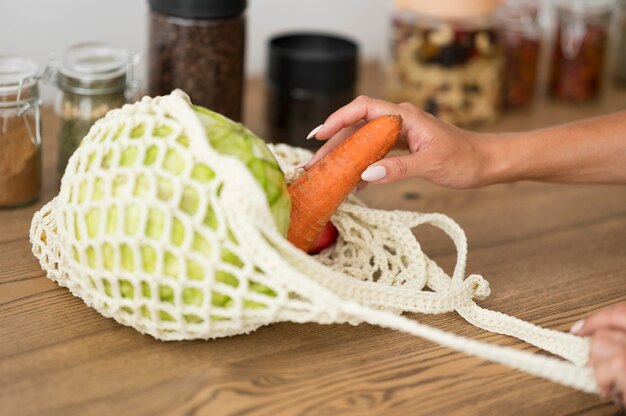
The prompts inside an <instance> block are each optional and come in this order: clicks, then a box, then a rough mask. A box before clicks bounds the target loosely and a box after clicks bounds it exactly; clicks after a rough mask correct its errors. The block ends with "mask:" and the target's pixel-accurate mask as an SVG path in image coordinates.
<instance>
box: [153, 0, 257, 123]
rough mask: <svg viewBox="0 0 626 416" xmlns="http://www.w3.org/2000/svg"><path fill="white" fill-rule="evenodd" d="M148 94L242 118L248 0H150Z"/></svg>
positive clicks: (236, 118)
mask: <svg viewBox="0 0 626 416" xmlns="http://www.w3.org/2000/svg"><path fill="white" fill-rule="evenodd" d="M149 3H150V20H149V32H150V33H149V39H150V40H149V57H148V61H149V62H148V67H149V68H148V74H149V76H148V94H150V95H152V96H154V95H165V94H169V93H170V92H172V90H173V89H176V88H180V89H182V90H184V91H185V92H186V93H187V94H189V96H190V97H191V100H192V101H193V102H194V103H195V104H199V105H202V106H204V107H207V108H209V109H211V110H213V111H216V112H218V113H221V114H223V115H225V116H226V117H229V118H231V119H233V120H236V121H239V120H241V113H242V109H241V107H242V106H241V103H242V97H243V65H244V45H245V28H246V20H245V16H244V11H245V8H246V5H247V2H246V0H185V1H173V0H150V1H149Z"/></svg>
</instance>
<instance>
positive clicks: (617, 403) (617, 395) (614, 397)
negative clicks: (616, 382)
mask: <svg viewBox="0 0 626 416" xmlns="http://www.w3.org/2000/svg"><path fill="white" fill-rule="evenodd" d="M611 400H613V403H614V404H615V406H618V407H622V406H623V405H624V403H622V395H621V394H620V393H616V392H613V393H612V394H611Z"/></svg>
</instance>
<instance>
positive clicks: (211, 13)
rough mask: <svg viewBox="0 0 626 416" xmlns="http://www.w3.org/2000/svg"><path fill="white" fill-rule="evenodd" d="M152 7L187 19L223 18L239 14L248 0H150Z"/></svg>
mask: <svg viewBox="0 0 626 416" xmlns="http://www.w3.org/2000/svg"><path fill="white" fill-rule="evenodd" d="M149 2H150V7H152V8H153V9H154V10H156V11H158V12H161V13H163V14H167V15H170V16H176V17H184V18H186V19H221V18H227V17H233V16H237V15H239V14H241V13H243V11H244V10H245V9H246V5H247V0H149Z"/></svg>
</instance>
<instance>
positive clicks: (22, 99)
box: [0, 56, 42, 208]
mask: <svg viewBox="0 0 626 416" xmlns="http://www.w3.org/2000/svg"><path fill="white" fill-rule="evenodd" d="M40 106H41V100H40V98H39V77H38V68H37V65H36V64H35V63H34V62H33V61H31V60H29V59H25V58H22V57H18V56H0V208H10V207H17V206H21V205H25V204H28V203H30V202H33V201H35V200H36V199H37V198H38V196H39V193H40V191H41V171H42V169H41V113H40Z"/></svg>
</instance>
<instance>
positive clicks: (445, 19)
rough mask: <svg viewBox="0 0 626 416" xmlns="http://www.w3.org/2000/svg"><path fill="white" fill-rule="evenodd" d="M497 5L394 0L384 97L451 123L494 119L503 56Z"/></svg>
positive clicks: (454, 0)
mask: <svg viewBox="0 0 626 416" xmlns="http://www.w3.org/2000/svg"><path fill="white" fill-rule="evenodd" d="M497 6H498V1H497V0H490V1H485V0H483V1H476V2H466V1H461V0H445V1H439V2H427V1H424V0H403V1H396V12H395V13H394V17H393V21H392V51H391V52H392V57H391V68H390V74H389V76H390V84H389V89H388V98H389V99H390V100H392V101H395V102H400V101H407V102H410V103H412V104H414V105H416V106H417V107H419V108H422V109H423V110H425V111H427V112H429V113H431V114H433V115H435V116H438V117H440V118H442V119H444V120H447V121H449V122H451V123H455V124H461V125H467V124H474V123H479V122H488V121H492V120H494V119H496V118H497V116H498V114H499V111H500V107H501V106H500V102H501V98H500V97H501V85H502V65H503V61H504V59H503V49H502V45H501V37H500V33H499V31H498V20H497V18H496V16H495V11H496V9H497Z"/></svg>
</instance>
